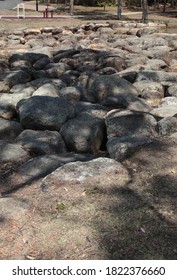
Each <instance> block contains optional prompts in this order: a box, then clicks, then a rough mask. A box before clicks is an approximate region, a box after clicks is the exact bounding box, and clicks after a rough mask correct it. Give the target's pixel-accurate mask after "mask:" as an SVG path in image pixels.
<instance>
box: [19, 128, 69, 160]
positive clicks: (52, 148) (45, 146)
mask: <svg viewBox="0 0 177 280" xmlns="http://www.w3.org/2000/svg"><path fill="white" fill-rule="evenodd" d="M15 142H16V143H18V144H20V145H22V146H23V147H24V148H25V150H28V151H29V153H30V154H35V155H45V154H57V153H63V152H66V147H65V143H64V141H63V139H62V137H61V135H60V134H59V133H58V132H57V131H49V130H45V131H37V130H30V129H26V130H24V131H23V132H22V133H21V134H20V135H18V137H17V138H16V139H15Z"/></svg>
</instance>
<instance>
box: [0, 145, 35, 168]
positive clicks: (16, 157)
mask: <svg viewBox="0 0 177 280" xmlns="http://www.w3.org/2000/svg"><path fill="white" fill-rule="evenodd" d="M0 155H1V156H0V162H2V163H4V162H9V161H10V162H16V163H19V162H25V161H27V160H29V159H30V156H29V154H28V152H27V151H25V150H24V149H23V148H22V146H21V145H19V144H16V143H10V142H8V141H4V140H0Z"/></svg>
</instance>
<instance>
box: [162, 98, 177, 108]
mask: <svg viewBox="0 0 177 280" xmlns="http://www.w3.org/2000/svg"><path fill="white" fill-rule="evenodd" d="M175 104H176V105H177V97H175V96H168V97H165V98H162V100H161V105H162V106H164V105H175Z"/></svg>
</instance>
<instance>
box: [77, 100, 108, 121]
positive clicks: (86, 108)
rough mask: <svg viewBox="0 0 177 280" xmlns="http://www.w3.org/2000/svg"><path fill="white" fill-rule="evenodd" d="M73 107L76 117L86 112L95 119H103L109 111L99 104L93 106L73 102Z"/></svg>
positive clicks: (86, 103)
mask: <svg viewBox="0 0 177 280" xmlns="http://www.w3.org/2000/svg"><path fill="white" fill-rule="evenodd" d="M73 105H74V108H75V111H76V115H79V114H80V113H82V112H87V113H89V114H90V115H93V116H95V117H98V118H104V117H105V116H106V114H107V113H108V111H109V110H108V109H107V108H106V107H104V106H102V105H100V104H93V103H90V102H84V101H79V102H74V103H73Z"/></svg>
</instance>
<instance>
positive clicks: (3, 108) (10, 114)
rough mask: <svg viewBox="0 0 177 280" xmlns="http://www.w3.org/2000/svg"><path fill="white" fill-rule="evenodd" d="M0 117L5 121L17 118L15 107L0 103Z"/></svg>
mask: <svg viewBox="0 0 177 280" xmlns="http://www.w3.org/2000/svg"><path fill="white" fill-rule="evenodd" d="M0 100H1V99H0ZM0 117H1V118H3V119H5V120H12V119H13V118H15V117H17V112H16V110H15V107H14V106H13V105H11V104H9V103H7V102H1V101H0Z"/></svg>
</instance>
